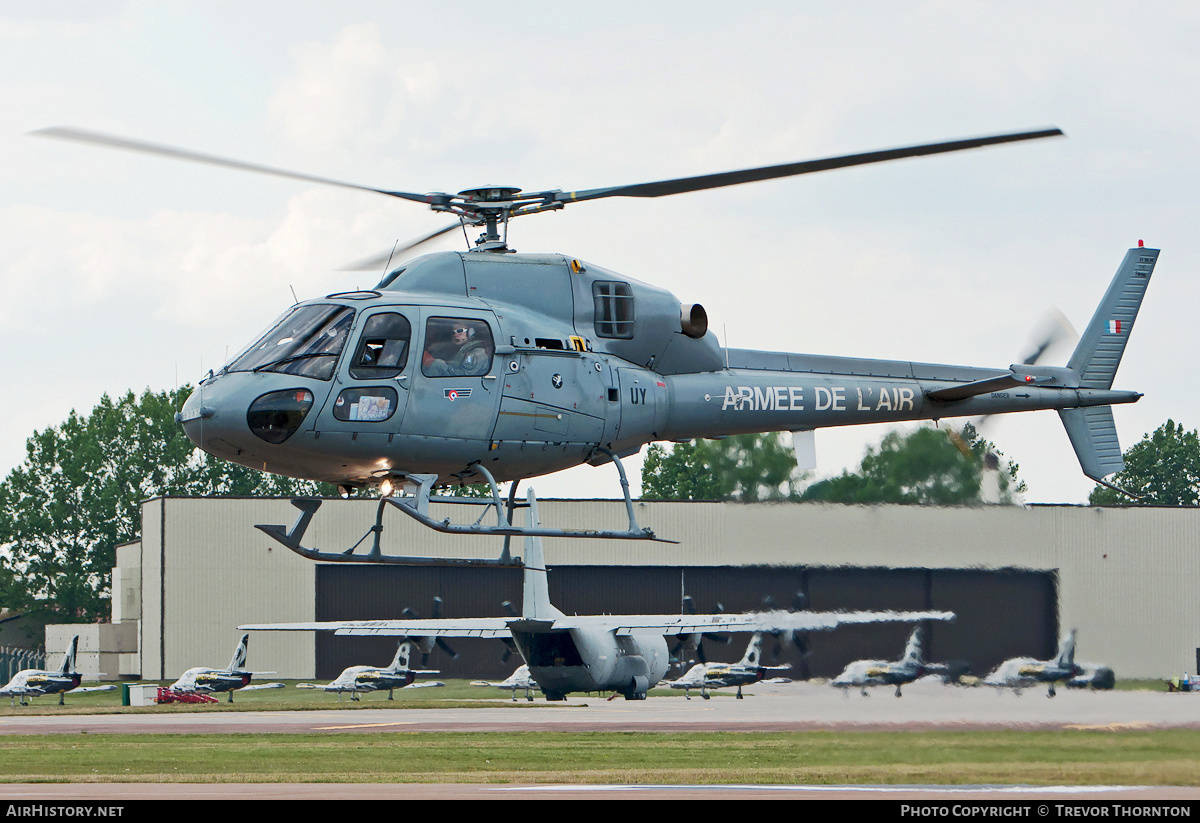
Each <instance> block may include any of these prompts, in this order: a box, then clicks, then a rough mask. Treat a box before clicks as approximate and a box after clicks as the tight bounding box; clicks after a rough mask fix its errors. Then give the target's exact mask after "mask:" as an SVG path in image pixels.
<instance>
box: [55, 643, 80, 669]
mask: <svg viewBox="0 0 1200 823" xmlns="http://www.w3.org/2000/svg"><path fill="white" fill-rule="evenodd" d="M78 651H79V635H75V636H74V637H72V638H71V645H69V646H67V653H66V654H64V655H63V662H62V668H61V669H59V670H58V673H59V674H71V673H72V672H74V671H75V655H76V653H77V652H78Z"/></svg>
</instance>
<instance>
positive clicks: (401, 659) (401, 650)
mask: <svg viewBox="0 0 1200 823" xmlns="http://www.w3.org/2000/svg"><path fill="white" fill-rule="evenodd" d="M412 653H413V644H412V641H411V640H401V641H400V644H399V645H398V646H396V656H395V657H393V658H392V665H390V666H388V671H391V672H404V671H408V670H409V669H411V668H412V663H411V661H412Z"/></svg>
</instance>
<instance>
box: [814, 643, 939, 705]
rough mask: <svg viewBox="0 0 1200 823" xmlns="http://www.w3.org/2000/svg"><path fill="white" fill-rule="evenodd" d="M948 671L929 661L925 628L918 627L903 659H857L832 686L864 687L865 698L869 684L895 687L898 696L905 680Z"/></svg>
mask: <svg viewBox="0 0 1200 823" xmlns="http://www.w3.org/2000/svg"><path fill="white" fill-rule="evenodd" d="M946 671H947V668H946V666H944V665H941V664H929V663H926V662H925V659H924V655H923V653H922V649H921V628H920V627H919V626H918V627H917V628H915V629H913V632H912V634H911V635H909V638H908V645H907V646H905V648H904V656H903V657H902V658H900V659H899V660H896V661H888V660H856V661H854V662H853V663H851V664H850V665H849V666H847V667H846V670H845V671H843V672H842V673H841V674H839V675H838V676H837V677H836V678H834V679H833V681H832V682H830V684H829V685H831V686H835V687H837V688H839V689H842V690H844V691H846V692H847V693H849V689H850V687H851V686H856V687H858V688H859V689H861V690H862V694H863V697H866V696H867V687H868V686H895V687H896V697H900V696H901V694H900V687H901V686H903V685H904V684H905V683H911V682H913V681H914V680H916V679H917V678H918V677H924V676H925V675H927V674H935V673H938V674H944V673H946Z"/></svg>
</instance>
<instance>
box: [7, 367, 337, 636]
mask: <svg viewBox="0 0 1200 823" xmlns="http://www.w3.org/2000/svg"><path fill="white" fill-rule="evenodd" d="M190 392H191V387H187V386H185V387H183V388H181V389H177V390H176V391H174V392H158V393H154V392H150V391H146V392H145V393H144V394H143V395H142V397H141V398H140V399H139V398H137V397H136V396H135V395H134V394H133V392H129V393H127V394H126V395H125V396H124V397H122V398H120V399H119V400H117V401H115V402H114V401H113V400H112V399H111V398H109V397H108V396H107V395H105V396H104V397H103V398H101V400H100V403H99V405H97V406H96V408H95V409H93V410H92V412H91V414H90V415H87V416H80V415H78V414H76V413H75V412H74V411H72V412H71V414H70V416H69V417H68V418H67V420H66V421H65V422H64V423H63V424H62V425H61V426H59V427H57V428H55V427H50V428H47V429H45V430H43V431H40V432H34V434H33V436H32V437H30V438H29V440H28V442H27V443H26V457H25V462H24V463H23V464H22V465H21V466H19V467H17V468H16V469H14V470H13V471H12V472H11V473H10V474H9V475H8V477H7V478H6V479H5V480H4V482H3V483H2V484H0V551H2V552H3V553H4V554H6V555H7V558H6V566H7V568H8V569H10V570H11V571H12V572H13V573H15V575H16V576H17V577H18V578H19V579H20V581H21V582H22V584H23V591H14V590H13V588H15V587H10V588H9V590H7V591H5V589H4V588H2V587H0V595H2V596H5V597H6V598H9V599H11V600H12V601H14V605H19V606H24V607H25V608H26V609H27V610H31V611H33V612H36V613H38V615H39V616H41V617H44V618H46V619H49V620H53V621H58V622H84V621H93V620H97V619H104V618H106V617H107V616H108V613H109V603H108V597H109V595H108V590H109V583H110V573H111V569H112V566H113V563H114V562H115V555H116V546H117V545H119V544H121V543H125V542H129V541H131V540H135V539H137V536H138V529H139V528H140V524H141V512H140V502H141V501H142V500H144V499H146V498H148V497H155V496H159V495H168V494H170V495H248V494H264V495H277V494H283V495H298V494H313V493H316V491H317V484H315V483H310V482H307V481H297V480H292V479H290V478H283V477H278V476H276V475H268V474H264V473H262V472H256V471H254V470H252V469H247V468H245V467H242V466H236V465H234V464H231V463H226V462H224V461H219V460H216V459H214V458H211V457H210V456H209V455H207V454H205V453H204V452H201V451H200V450H198V449H196V448H195V447H194V446H193V445H192V443H191V441H189V440H188V439H187V437H186V436H185V435H184V434H183V432H182V431H181V430H180V428H179V426H178V425H176V423H175V421H174V415H175V410H176V409H178V408H180V407H181V406H182V405H183V401H184V400H185V399H186V398H187V396H188V395H189V394H190ZM0 582H3V576H2V575H0ZM22 600H23V601H24V602H22V603H16V602H15V601H22ZM0 605H5V606H7V605H9V603H8V602H3V603H0Z"/></svg>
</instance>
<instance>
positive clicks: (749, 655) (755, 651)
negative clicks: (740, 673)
mask: <svg viewBox="0 0 1200 823" xmlns="http://www.w3.org/2000/svg"><path fill="white" fill-rule="evenodd" d="M742 665H743V666H746V667H747V668H751V669H756V668H758V667H759V666H761V665H762V633H761V632H755V633H754V634H753V635H751V636H750V645H748V646H747V647H746V653H745V654H744V655H742Z"/></svg>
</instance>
